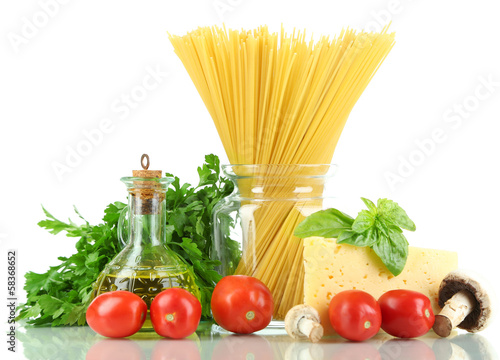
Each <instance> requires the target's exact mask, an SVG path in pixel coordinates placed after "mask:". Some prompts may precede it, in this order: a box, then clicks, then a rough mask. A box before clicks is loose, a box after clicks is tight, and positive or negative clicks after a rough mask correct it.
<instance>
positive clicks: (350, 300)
mask: <svg viewBox="0 0 500 360" xmlns="http://www.w3.org/2000/svg"><path fill="white" fill-rule="evenodd" d="M328 316H329V317H330V322H331V323H332V326H333V329H334V330H335V331H336V332H337V333H338V334H339V335H340V336H342V337H344V338H346V339H349V340H353V341H363V340H366V339H369V338H371V337H372V336H374V335H375V334H376V333H377V332H378V331H379V330H380V324H381V322H382V316H381V314H380V307H379V305H378V303H377V300H375V298H374V297H373V296H371V295H370V294H368V293H367V292H364V291H361V290H346V291H342V292H340V293H338V294H337V295H335V296H334V297H333V298H332V300H331V301H330V306H329V308H328Z"/></svg>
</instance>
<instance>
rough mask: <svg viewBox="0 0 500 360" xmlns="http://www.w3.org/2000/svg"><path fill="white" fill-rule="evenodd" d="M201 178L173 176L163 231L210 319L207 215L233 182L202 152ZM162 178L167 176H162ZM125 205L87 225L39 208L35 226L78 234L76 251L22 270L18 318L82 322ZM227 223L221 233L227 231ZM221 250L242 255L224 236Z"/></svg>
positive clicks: (116, 243) (114, 249) (116, 245)
mask: <svg viewBox="0 0 500 360" xmlns="http://www.w3.org/2000/svg"><path fill="white" fill-rule="evenodd" d="M198 174H199V177H200V181H199V184H198V185H197V186H196V187H193V186H191V185H190V184H188V183H185V184H181V182H180V179H179V178H178V177H175V178H174V182H173V183H172V186H171V187H170V188H169V189H168V190H167V192H166V209H167V217H166V233H167V234H166V235H167V243H168V245H169V246H170V248H171V249H172V250H173V251H174V252H175V253H176V254H177V255H178V256H179V258H180V259H181V261H183V262H184V263H185V264H186V265H187V266H188V267H189V268H190V269H191V270H192V271H193V273H194V275H195V282H196V284H197V285H198V287H199V288H200V291H201V294H202V299H201V303H202V309H203V317H204V318H210V317H211V314H210V299H211V295H212V291H213V288H214V286H215V284H216V282H217V281H218V280H220V278H221V276H220V275H219V274H218V273H217V272H216V271H215V268H216V267H217V266H219V265H220V262H218V261H214V260H211V257H210V251H211V249H212V218H213V209H214V206H215V204H216V203H217V202H218V201H220V200H221V199H222V198H224V197H226V196H227V195H229V194H231V193H232V192H233V190H234V187H233V183H232V182H231V181H230V180H229V179H226V178H224V177H221V172H220V162H219V158H218V157H217V156H215V155H207V156H205V163H204V164H203V165H202V166H201V167H199V168H198ZM166 175H167V176H168V175H170V176H172V175H171V174H166ZM125 207H126V204H125V203H123V202H119V201H118V202H114V203H112V204H109V205H108V206H107V207H106V209H105V210H104V217H103V222H102V223H101V224H98V225H90V224H89V223H88V222H87V221H86V220H85V219H84V217H83V216H82V215H81V214H80V213H79V212H78V210H77V209H76V208H75V209H74V210H75V213H76V214H77V216H78V217H79V218H80V219H81V220H83V222H84V223H83V224H82V225H77V224H75V223H74V222H72V221H71V220H68V222H64V221H61V220H59V219H57V218H56V217H54V216H53V215H52V214H51V213H50V212H48V211H47V210H46V209H45V208H43V207H42V209H43V212H44V214H45V216H46V219H45V220H42V221H40V222H39V223H38V225H39V226H40V227H42V228H45V229H46V230H48V231H49V232H50V233H51V234H54V235H55V234H59V233H61V232H65V233H66V236H68V237H79V238H80V239H79V240H78V241H77V242H76V243H75V248H76V250H77V252H76V253H75V254H73V255H71V256H70V257H62V256H61V257H59V258H58V260H59V261H60V263H59V264H58V265H56V266H51V267H49V269H48V270H47V271H46V272H45V273H42V274H37V273H35V272H31V271H30V272H28V273H26V274H25V278H26V281H25V286H24V290H25V291H26V293H27V301H26V303H25V304H21V305H20V306H19V307H18V316H17V320H24V321H26V322H27V323H28V324H31V325H36V326H44V325H52V326H68V325H69V326H71V325H84V324H85V312H86V309H87V307H88V304H89V303H90V297H91V293H92V283H93V282H94V281H95V280H96V279H97V277H98V275H99V274H100V273H101V271H102V270H103V269H104V266H105V265H106V264H107V263H108V262H109V261H111V259H112V258H113V257H114V256H115V255H116V254H118V252H119V251H120V250H121V247H122V244H121V241H120V240H119V239H118V236H117V225H118V219H119V217H120V214H121V212H122V211H123V209H124V208H125ZM233 225H234V224H228V227H227V228H226V233H227V234H229V230H230V227H231V226H233ZM226 242H227V244H228V247H227V249H226V251H228V252H230V256H231V258H232V259H235V261H238V259H239V258H240V256H241V252H240V249H239V246H238V244H239V243H238V242H236V241H233V240H231V239H229V237H228V236H227V237H226Z"/></svg>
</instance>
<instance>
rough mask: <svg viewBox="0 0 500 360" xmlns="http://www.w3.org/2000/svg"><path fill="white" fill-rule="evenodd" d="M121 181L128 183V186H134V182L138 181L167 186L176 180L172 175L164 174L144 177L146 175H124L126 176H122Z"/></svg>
mask: <svg viewBox="0 0 500 360" xmlns="http://www.w3.org/2000/svg"><path fill="white" fill-rule="evenodd" d="M120 181H121V182H123V183H125V185H127V187H130V186H134V184H135V183H137V182H141V183H143V184H144V183H146V184H148V183H149V184H150V185H153V184H154V183H157V184H159V185H162V186H164V187H167V186H168V185H170V184H171V183H172V182H174V178H173V177H171V176H164V177H161V178H144V177H136V176H124V177H122V178H120Z"/></svg>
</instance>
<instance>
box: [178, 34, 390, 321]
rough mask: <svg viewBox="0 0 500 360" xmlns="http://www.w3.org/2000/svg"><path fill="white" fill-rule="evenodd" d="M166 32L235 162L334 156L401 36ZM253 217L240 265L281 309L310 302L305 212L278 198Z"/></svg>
mask: <svg viewBox="0 0 500 360" xmlns="http://www.w3.org/2000/svg"><path fill="white" fill-rule="evenodd" d="M169 36H170V41H171V42H172V44H173V46H174V49H175V52H176V53H177V55H178V56H179V58H180V59H181V61H182V62H183V64H184V66H185V68H186V70H187V71H188V73H189V75H190V77H191V79H192V81H193V83H194V84H195V86H196V88H197V90H198V92H199V94H200V96H201V98H202V99H203V101H204V103H205V105H206V107H207V109H208V111H209V112H210V115H211V116H212V119H213V121H214V123H215V126H216V128H217V131H218V133H219V136H220V138H221V140H222V143H223V146H224V149H225V151H226V154H227V156H228V158H229V161H230V162H231V164H324V163H330V162H331V160H332V157H333V153H334V150H335V147H336V145H337V142H338V140H339V137H340V135H341V133H342V130H343V128H344V125H345V123H346V121H347V117H348V116H349V113H350V111H351V110H352V108H353V107H354V104H355V103H356V101H357V100H358V99H359V97H360V96H361V94H362V92H363V90H364V89H365V88H366V86H367V85H368V83H369V82H370V80H371V78H372V77H373V75H374V74H375V72H376V71H377V69H378V68H379V66H380V64H381V63H382V62H383V60H384V59H385V57H386V56H387V54H388V53H389V51H390V50H391V48H392V46H393V45H394V34H393V33H388V32H387V28H385V29H384V30H383V31H382V32H381V33H372V32H363V31H362V32H356V31H354V30H352V29H346V30H343V31H342V32H341V33H340V35H339V36H337V37H334V38H333V39H329V37H326V36H322V37H321V38H320V39H319V41H317V42H314V41H313V40H312V39H311V40H309V41H307V40H306V36H305V33H303V32H297V33H296V32H295V31H294V33H293V34H291V35H290V34H287V33H286V32H285V31H284V30H283V28H282V29H281V33H279V34H278V33H270V32H269V30H268V28H267V26H262V27H259V28H258V29H255V30H253V31H245V30H242V31H237V30H228V29H226V28H225V27H224V28H219V27H217V26H214V27H203V28H198V29H197V30H194V31H192V32H190V33H188V34H187V35H185V36H175V35H169ZM270 169H272V167H270ZM273 169H275V168H273ZM273 171H276V170H273ZM280 171H281V170H280ZM285 172H286V171H285ZM270 175H271V176H276V174H270ZM282 175H286V174H282ZM283 178H285V179H286V177H285V176H284V177H283ZM287 181H289V182H290V183H289V187H290V188H291V189H292V188H293V187H294V186H295V184H293V181H292V180H287ZM277 191H278V190H277ZM279 191H284V190H283V188H281V189H280V190H279ZM255 217H256V218H255V224H256V225H257V226H256V230H255V231H256V235H255V243H253V244H252V258H251V261H250V259H249V258H247V257H246V256H245V249H243V257H242V259H241V262H240V264H239V266H238V268H237V270H236V272H237V273H241V274H246V275H251V276H255V277H257V278H259V279H261V280H262V281H263V282H264V283H266V285H268V287H269V288H270V290H271V292H272V293H273V298H274V301H275V314H274V315H275V318H278V319H280V318H281V319H282V318H283V317H284V316H285V314H286V312H287V311H288V309H290V308H291V307H292V306H293V305H296V304H298V303H302V302H303V289H302V286H300V285H299V284H302V282H303V268H302V267H303V265H302V264H303V257H302V244H301V240H300V239H297V238H294V237H293V231H294V229H295V226H296V225H297V224H298V223H299V222H300V221H301V220H302V219H303V216H302V215H301V214H300V212H299V211H297V208H296V206H292V205H290V204H286V203H276V204H275V205H273V206H270V207H268V208H266V209H263V211H261V212H260V213H258V214H255ZM257 217H258V218H257ZM279 276H282V277H289V278H291V279H294V281H283V279H278V277H279Z"/></svg>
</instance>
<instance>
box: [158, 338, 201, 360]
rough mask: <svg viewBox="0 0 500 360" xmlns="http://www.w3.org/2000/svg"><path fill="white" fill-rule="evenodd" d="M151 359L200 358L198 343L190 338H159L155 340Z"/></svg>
mask: <svg viewBox="0 0 500 360" xmlns="http://www.w3.org/2000/svg"><path fill="white" fill-rule="evenodd" d="M149 359H151V360H201V355H200V350H199V349H198V345H196V343H195V342H194V341H193V340H191V339H180V340H179V339H176V340H172V339H161V340H158V341H157V342H156V345H155V347H154V349H153V353H152V354H151V357H150V358H149Z"/></svg>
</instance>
